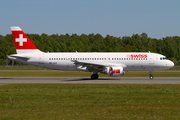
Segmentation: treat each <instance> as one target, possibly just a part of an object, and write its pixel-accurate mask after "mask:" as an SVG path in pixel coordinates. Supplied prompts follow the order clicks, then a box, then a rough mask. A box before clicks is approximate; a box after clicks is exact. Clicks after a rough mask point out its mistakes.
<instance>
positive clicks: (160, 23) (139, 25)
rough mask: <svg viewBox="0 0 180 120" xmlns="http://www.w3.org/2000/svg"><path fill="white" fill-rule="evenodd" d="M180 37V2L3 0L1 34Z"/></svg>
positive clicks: (161, 0)
mask: <svg viewBox="0 0 180 120" xmlns="http://www.w3.org/2000/svg"><path fill="white" fill-rule="evenodd" d="M10 26H19V27H21V29H22V30H23V31H24V32H25V33H29V34H40V35H41V34H42V33H46V34H48V35H52V34H59V35H61V34H66V33H68V34H69V35H72V34H78V35H81V34H87V35H88V34H91V33H94V34H97V33H98V34H101V35H102V36H103V37H106V36H107V35H112V36H115V37H123V36H132V35H133V34H139V35H140V34H142V33H146V34H147V35H148V37H151V38H157V39H161V38H163V37H166V36H180V0H1V1H0V35H3V36H5V35H6V34H11V30H10Z"/></svg>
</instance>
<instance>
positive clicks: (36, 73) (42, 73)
mask: <svg viewBox="0 0 180 120" xmlns="http://www.w3.org/2000/svg"><path fill="white" fill-rule="evenodd" d="M98 74H99V76H100V77H108V76H107V75H106V74H100V73H98ZM91 75H92V72H82V71H81V72H78V71H57V70H0V77H89V76H91ZM153 76H154V77H180V72H178V71H157V72H153ZM122 77H149V72H148V71H129V72H126V73H125V75H124V76H122Z"/></svg>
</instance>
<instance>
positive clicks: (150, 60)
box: [149, 53, 154, 64]
mask: <svg viewBox="0 0 180 120" xmlns="http://www.w3.org/2000/svg"><path fill="white" fill-rule="evenodd" d="M149 64H154V55H153V54H151V53H149Z"/></svg>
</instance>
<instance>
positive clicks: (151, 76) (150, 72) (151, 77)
mask: <svg viewBox="0 0 180 120" xmlns="http://www.w3.org/2000/svg"><path fill="white" fill-rule="evenodd" d="M149 74H150V76H149V78H150V79H151V80H152V79H153V78H154V77H153V75H152V71H151V70H150V71H149Z"/></svg>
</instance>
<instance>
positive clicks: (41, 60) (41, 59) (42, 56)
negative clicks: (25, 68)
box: [39, 54, 44, 64]
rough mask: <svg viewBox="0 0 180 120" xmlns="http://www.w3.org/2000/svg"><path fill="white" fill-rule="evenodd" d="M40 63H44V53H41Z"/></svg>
mask: <svg viewBox="0 0 180 120" xmlns="http://www.w3.org/2000/svg"><path fill="white" fill-rule="evenodd" d="M39 64H44V55H43V54H40V55H39Z"/></svg>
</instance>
